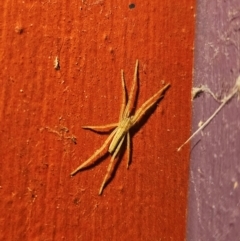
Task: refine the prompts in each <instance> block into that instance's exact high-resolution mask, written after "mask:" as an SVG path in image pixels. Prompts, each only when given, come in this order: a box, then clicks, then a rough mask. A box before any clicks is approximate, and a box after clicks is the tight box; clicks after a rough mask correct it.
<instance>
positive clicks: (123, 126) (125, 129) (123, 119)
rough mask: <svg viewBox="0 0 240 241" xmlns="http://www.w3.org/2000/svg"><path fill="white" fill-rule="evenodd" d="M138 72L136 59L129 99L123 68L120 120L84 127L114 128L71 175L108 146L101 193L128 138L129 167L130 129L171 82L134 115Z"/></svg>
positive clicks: (97, 157)
mask: <svg viewBox="0 0 240 241" xmlns="http://www.w3.org/2000/svg"><path fill="white" fill-rule="evenodd" d="M137 74H138V60H137V61H136V65H135V71H134V79H133V84H132V88H131V91H130V95H129V99H128V101H127V93H126V87H125V79H124V73H123V70H121V80H122V89H123V102H122V106H121V110H120V115H119V122H118V123H113V124H108V125H104V126H83V127H82V128H84V129H90V130H94V131H97V132H107V131H109V130H113V129H114V130H113V131H112V133H111V134H110V135H109V137H108V138H107V139H106V141H105V142H104V143H103V145H102V146H101V147H100V148H99V149H98V150H96V151H95V153H94V154H93V155H92V156H91V157H90V158H88V159H87V160H86V161H85V162H83V163H82V164H81V165H80V166H79V167H78V168H77V169H75V170H74V171H73V172H72V173H71V176H73V175H75V174H76V173H77V172H78V171H80V170H82V169H84V168H85V167H87V166H89V165H91V164H93V163H94V161H96V160H97V159H99V158H100V157H102V156H103V155H104V154H105V153H104V152H103V151H104V150H105V149H106V148H107V146H108V145H109V147H108V152H109V153H110V154H111V155H112V157H111V160H110V163H109V165H108V168H107V173H106V175H105V177H104V180H103V182H102V185H101V187H100V190H99V195H101V194H102V191H103V188H104V187H105V185H106V183H107V182H108V181H109V178H110V177H111V173H112V171H113V168H114V163H115V162H114V160H115V159H116V157H117V156H118V154H119V151H120V149H121V147H122V145H123V143H124V140H125V139H126V140H127V154H128V159H127V168H128V167H129V162H130V141H131V140H130V133H129V130H130V129H131V128H132V127H133V126H135V125H136V123H137V122H139V120H140V119H141V118H142V117H143V116H144V115H145V113H146V112H147V111H148V110H149V109H150V108H151V107H152V106H154V105H155V104H156V103H157V102H158V101H159V100H160V99H161V98H163V96H164V92H165V91H166V90H167V89H168V88H169V87H170V84H167V85H165V86H164V87H163V88H162V89H160V90H159V91H158V92H157V93H156V94H154V95H153V96H152V97H150V98H149V99H148V100H147V101H146V102H145V103H144V104H143V105H142V106H141V107H140V108H139V109H138V110H137V111H136V112H135V114H134V115H130V113H131V110H132V108H133V105H134V102H135V98H136V92H137V87H138V84H137Z"/></svg>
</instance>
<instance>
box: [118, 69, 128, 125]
mask: <svg viewBox="0 0 240 241" xmlns="http://www.w3.org/2000/svg"><path fill="white" fill-rule="evenodd" d="M121 80H122V105H121V110H120V115H119V121H121V120H122V118H123V113H124V110H125V108H126V102H127V92H126V85H125V78H124V72H123V70H121Z"/></svg>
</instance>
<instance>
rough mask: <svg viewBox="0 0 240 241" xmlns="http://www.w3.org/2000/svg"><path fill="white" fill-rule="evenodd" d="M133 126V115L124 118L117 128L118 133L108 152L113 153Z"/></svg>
mask: <svg viewBox="0 0 240 241" xmlns="http://www.w3.org/2000/svg"><path fill="white" fill-rule="evenodd" d="M131 127H132V117H127V118H125V119H123V120H122V121H121V122H120V123H119V125H118V127H117V128H116V134H115V135H114V137H113V139H112V142H111V144H110V145H109V148H108V152H109V153H111V154H112V153H113V152H114V151H115V150H116V148H117V146H118V144H119V142H121V140H122V139H123V138H124V137H125V136H126V134H127V133H128V131H129V130H130V128H131Z"/></svg>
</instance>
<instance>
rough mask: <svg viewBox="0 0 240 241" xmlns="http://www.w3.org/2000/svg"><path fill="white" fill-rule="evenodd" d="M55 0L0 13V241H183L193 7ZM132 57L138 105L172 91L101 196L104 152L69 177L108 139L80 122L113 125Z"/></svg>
mask: <svg viewBox="0 0 240 241" xmlns="http://www.w3.org/2000/svg"><path fill="white" fill-rule="evenodd" d="M62 2H63V1H31V2H28V1H25V2H24V1H13V0H9V1H4V3H2V4H1V6H0V11H1V12H2V13H3V16H4V18H2V20H1V22H0V29H1V42H0V59H1V61H0V65H1V72H0V82H1V91H0V123H1V128H0V132H1V135H0V168H1V169H0V171H1V172H0V194H1V200H0V240H87V241H88V240H144V241H146V240H150V241H153V240H156V241H157V240H184V238H185V226H186V211H187V188H188V167H189V163H188V157H189V149H188V148H184V150H182V151H181V152H180V153H177V152H176V149H177V147H178V146H179V145H180V144H182V142H183V141H184V140H185V139H186V137H188V136H189V133H190V124H191V102H190V90H191V82H192V64H193V37H194V9H195V6H194V1H193V0H190V1H189V0H188V1H186V0H185V1H181V3H180V2H176V1H171V2H169V1H161V4H160V2H159V1H158V0H152V1H148V2H147V1H140V0H136V1H135V2H134V4H135V7H134V8H129V4H130V2H126V1H120V0H118V1H103V0H100V1H95V0H91V1H87V0H85V1H75V0H74V1H71V2H69V1H67V2H66V3H62ZM56 57H57V60H58V61H59V64H60V69H59V70H56V69H54V60H56ZM136 59H139V63H140V67H139V87H140V88H139V94H138V102H137V107H139V106H141V104H142V103H143V102H144V101H145V100H147V99H148V98H149V97H150V96H152V95H153V94H154V93H156V92H157V91H158V90H159V89H160V88H161V87H162V86H163V81H165V83H168V82H170V83H171V88H170V89H169V90H168V91H167V93H166V95H165V97H164V99H163V100H162V101H161V102H160V103H159V105H158V107H157V108H155V109H154V110H153V111H152V112H151V114H150V115H148V116H147V117H148V118H145V120H144V121H143V123H142V124H143V125H140V126H138V127H137V128H136V130H137V132H136V133H134V135H133V138H132V162H131V165H130V168H129V170H126V154H124V155H123V156H122V158H121V161H120V162H119V165H118V167H117V169H116V173H115V175H114V177H113V179H112V180H111V182H110V183H109V184H108V186H107V187H106V188H105V189H104V192H103V195H102V196H98V190H99V188H100V185H101V183H102V180H103V177H104V175H105V173H106V169H107V166H108V163H109V161H110V158H109V156H108V157H106V158H105V159H104V160H102V162H101V163H98V165H95V166H94V167H92V168H90V169H88V170H85V171H83V172H80V173H78V174H77V175H76V176H74V177H72V178H71V177H70V173H71V172H72V171H73V170H74V169H75V168H76V167H77V166H78V165H80V164H81V163H82V162H83V161H85V160H86V159H87V158H88V157H90V156H91V155H92V154H93V153H94V151H95V150H96V149H98V148H99V147H100V146H101V145H102V143H103V142H104V140H105V139H106V138H107V136H105V135H97V134H96V133H93V132H90V131H87V130H83V129H82V128H81V126H82V125H103V124H107V123H112V122H116V121H117V120H118V115H119V111H120V106H121V101H122V92H121V82H120V69H124V70H125V76H126V82H127V87H128V90H129V89H130V87H131V83H132V77H133V71H134V66H135V61H136ZM55 64H56V63H55ZM73 137H76V140H77V141H76V143H77V144H75V143H74V142H75V139H74V138H73Z"/></svg>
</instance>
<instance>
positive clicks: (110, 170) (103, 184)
mask: <svg viewBox="0 0 240 241" xmlns="http://www.w3.org/2000/svg"><path fill="white" fill-rule="evenodd" d="M124 139H125V136H124V137H123V138H122V140H121V141H120V142H119V144H118V146H117V148H116V150H115V152H114V153H113V155H112V157H111V160H110V163H109V165H108V168H107V173H106V175H105V177H104V179H103V182H102V185H101V187H100V190H99V193H98V194H99V195H101V194H102V191H103V188H104V186H105V184H106V182H107V181H108V180H109V178H110V177H111V174H112V171H113V167H114V166H113V164H114V160H115V159H116V156H117V155H118V153H119V151H120V148H121V146H122V144H123V141H124Z"/></svg>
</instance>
